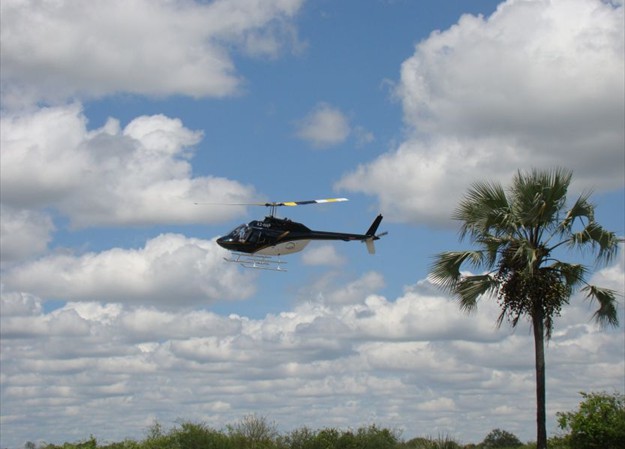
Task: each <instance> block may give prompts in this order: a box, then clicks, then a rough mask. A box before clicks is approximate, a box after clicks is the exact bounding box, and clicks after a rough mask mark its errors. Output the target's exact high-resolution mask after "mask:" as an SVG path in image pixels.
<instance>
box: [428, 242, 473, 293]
mask: <svg viewBox="0 0 625 449" xmlns="http://www.w3.org/2000/svg"><path fill="white" fill-rule="evenodd" d="M483 261H484V254H483V252H482V251H448V252H443V253H441V254H439V255H438V256H437V257H436V259H435V260H434V263H433V264H432V268H431V271H430V278H431V280H432V281H433V282H434V283H435V284H437V285H438V286H439V287H441V288H442V289H443V290H445V291H448V292H450V293H453V292H455V290H456V286H457V284H458V282H459V281H460V280H461V273H460V268H461V267H462V265H463V264H464V263H465V262H467V263H468V264H469V265H471V266H473V267H475V268H479V267H480V266H482V263H483Z"/></svg>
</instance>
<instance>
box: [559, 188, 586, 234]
mask: <svg viewBox="0 0 625 449" xmlns="http://www.w3.org/2000/svg"><path fill="white" fill-rule="evenodd" d="M590 194H591V192H585V193H583V194H582V195H580V196H579V198H577V201H575V204H573V206H571V208H570V209H569V210H568V211H567V213H566V216H565V217H564V219H563V220H562V222H561V223H560V224H559V225H558V230H559V231H560V233H561V234H565V233H569V232H571V228H572V226H573V224H574V223H575V221H576V220H578V219H581V218H586V219H588V221H589V222H593V221H594V220H595V206H594V205H593V204H592V203H590V202H589V198H590Z"/></svg>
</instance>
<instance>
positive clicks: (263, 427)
mask: <svg viewBox="0 0 625 449" xmlns="http://www.w3.org/2000/svg"><path fill="white" fill-rule="evenodd" d="M227 429H228V433H229V435H230V437H231V439H232V441H234V442H235V447H237V448H246V449H262V448H267V447H270V446H272V445H273V444H274V442H275V441H276V440H277V439H278V436H279V434H278V430H277V428H276V425H275V424H274V423H270V422H269V421H268V420H267V418H266V417H264V416H258V415H255V414H252V415H246V416H244V417H243V419H241V421H239V422H238V423H236V424H234V425H229V426H227Z"/></svg>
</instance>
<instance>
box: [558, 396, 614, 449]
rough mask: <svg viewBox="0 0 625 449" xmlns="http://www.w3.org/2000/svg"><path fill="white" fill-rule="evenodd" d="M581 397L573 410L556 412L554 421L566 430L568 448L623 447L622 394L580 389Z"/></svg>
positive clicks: (602, 448) (603, 448) (596, 448)
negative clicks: (586, 391)
mask: <svg viewBox="0 0 625 449" xmlns="http://www.w3.org/2000/svg"><path fill="white" fill-rule="evenodd" d="M580 394H581V395H582V397H583V398H584V400H583V401H582V402H581V403H580V404H579V407H578V409H577V410H575V411H571V412H566V413H558V414H557V416H558V424H559V426H560V428H561V429H563V430H570V434H569V436H568V441H569V445H570V447H571V449H620V448H623V447H625V396H624V395H622V394H619V393H614V394H611V395H610V394H607V393H583V392H582V393H580Z"/></svg>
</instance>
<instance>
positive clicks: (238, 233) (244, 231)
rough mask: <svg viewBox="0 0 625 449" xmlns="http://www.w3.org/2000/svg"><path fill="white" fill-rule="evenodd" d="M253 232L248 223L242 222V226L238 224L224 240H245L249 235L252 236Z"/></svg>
mask: <svg viewBox="0 0 625 449" xmlns="http://www.w3.org/2000/svg"><path fill="white" fill-rule="evenodd" d="M251 233H252V230H251V228H250V227H249V226H248V225H246V224H242V225H241V226H238V227H236V228H235V229H234V231H232V232H231V233H230V234H228V235H227V236H226V237H225V238H224V240H225V241H227V242H241V243H243V242H245V241H247V239H248V237H249V236H250V234H251Z"/></svg>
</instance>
